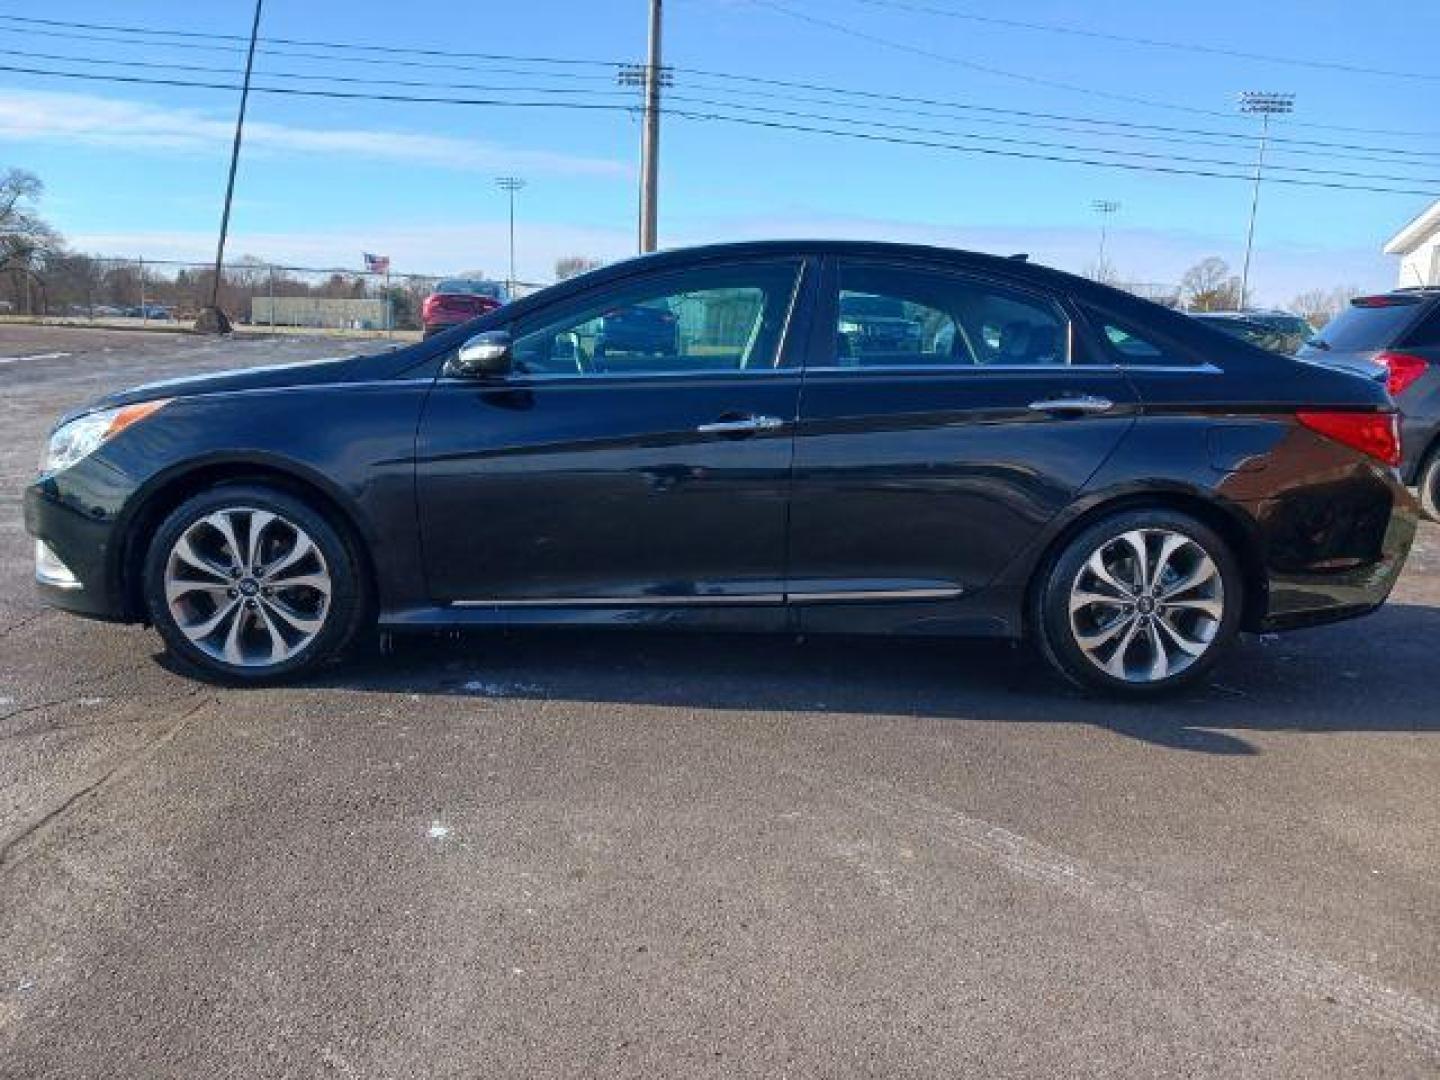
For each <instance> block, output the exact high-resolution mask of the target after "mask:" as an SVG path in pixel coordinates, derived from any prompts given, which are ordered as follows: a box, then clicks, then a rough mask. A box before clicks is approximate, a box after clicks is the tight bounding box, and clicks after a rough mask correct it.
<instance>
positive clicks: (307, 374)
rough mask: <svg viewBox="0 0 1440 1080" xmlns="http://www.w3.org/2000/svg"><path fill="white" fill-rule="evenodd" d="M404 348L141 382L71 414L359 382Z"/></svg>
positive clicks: (396, 366) (377, 373) (394, 364)
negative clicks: (171, 400) (164, 400)
mask: <svg viewBox="0 0 1440 1080" xmlns="http://www.w3.org/2000/svg"><path fill="white" fill-rule="evenodd" d="M406 352H408V350H403V349H396V350H391V351H388V352H382V353H375V354H371V355H365V356H342V357H335V358H333V359H326V360H306V361H301V362H299V363H288V364H268V365H265V366H263V367H249V368H237V369H234V370H232V371H217V372H212V373H208V374H204V375H187V376H183V377H180V378H175V379H162V380H160V381H158V382H149V383H144V384H142V385H140V386H132V387H130V388H129V389H126V390H120V391H117V392H116V393H113V394H109V395H107V396H105V397H103V398H101V399H99V400H98V401H95V402H92V403H91V404H90V405H88V406H86V407H85V408H83V409H77V410H75V412H74V413H72V414H71V415H79V414H80V413H83V412H90V411H91V410H94V409H108V408H114V407H115V406H119V405H134V404H136V403H138V402H141V401H153V400H155V399H156V398H182V397H198V396H200V395H202V394H230V393H237V392H240V391H245V390H275V389H284V388H286V387H292V386H316V385H319V384H324V383H346V382H361V381H365V380H367V379H383V378H389V377H390V376H392V375H393V374H395V373H396V371H397V370H401V369H403V367H404V366H405V365H404V360H405V357H404V356H403V355H402V354H404V353H406Z"/></svg>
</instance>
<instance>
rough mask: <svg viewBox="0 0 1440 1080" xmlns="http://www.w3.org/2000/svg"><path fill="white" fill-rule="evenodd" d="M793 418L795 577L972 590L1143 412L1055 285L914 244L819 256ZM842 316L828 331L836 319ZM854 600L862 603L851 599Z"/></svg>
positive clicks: (814, 614)
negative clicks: (927, 259)
mask: <svg viewBox="0 0 1440 1080" xmlns="http://www.w3.org/2000/svg"><path fill="white" fill-rule="evenodd" d="M815 318H816V328H815V332H814V334H813V335H812V336H813V340H814V341H815V342H816V345H815V346H813V347H812V350H811V353H810V355H809V357H808V365H807V369H806V372H805V382H804V387H803V391H802V395H801V406H800V422H799V425H798V427H797V429H796V441H795V470H794V480H793V491H792V504H791V533H790V583H789V595H790V599H791V601H792V602H793V603H795V604H798V605H807V604H808V605H815V607H813V608H807V609H805V611H804V622H805V624H806V625H812V626H818V625H821V623H822V622H823V621H824V620H825V619H827V618H831V619H833V618H840V619H841V620H842V621H843V620H844V619H845V618H847V615H846V613H845V612H844V611H841V612H839V613H838V614H837V613H836V612H835V611H834V609H833V606H832V607H828V608H827V607H821V606H820V605H834V604H835V602H837V601H856V602H859V601H871V602H908V601H919V600H955V599H963V598H965V597H967V596H970V595H972V594H974V593H976V592H978V591H980V590H982V589H983V588H984V587H985V585H986V584H987V583H988V582H990V581H991V580H992V579H994V578H995V576H996V575H997V574H998V573H999V572H1000V571H1001V570H1002V569H1004V567H1005V566H1006V565H1007V564H1009V562H1010V561H1011V560H1013V559H1014V558H1016V557H1017V555H1019V554H1020V553H1021V552H1023V551H1024V550H1025V548H1026V546H1027V545H1028V544H1030V543H1031V542H1032V541H1033V540H1034V539H1035V538H1036V537H1037V535H1038V534H1039V532H1040V530H1042V529H1043V528H1044V526H1045V524H1046V523H1047V522H1048V521H1050V520H1051V519H1052V518H1053V517H1054V516H1055V515H1056V514H1057V513H1058V512H1059V511H1060V510H1061V509H1062V508H1063V507H1064V506H1065V505H1066V504H1067V503H1068V502H1069V501H1070V500H1071V499H1072V498H1073V497H1074V495H1075V493H1076V492H1077V491H1078V490H1079V489H1080V488H1081V487H1082V486H1083V485H1084V483H1085V481H1086V480H1087V479H1088V478H1089V477H1090V476H1091V475H1092V474H1093V473H1094V472H1095V470H1096V469H1097V468H1098V467H1099V465H1100V464H1101V462H1103V461H1104V459H1105V457H1106V456H1107V455H1108V454H1109V453H1110V451H1111V450H1112V449H1113V448H1114V447H1115V446H1116V444H1117V443H1118V442H1119V440H1120V438H1121V437H1122V436H1123V435H1124V433H1125V431H1126V430H1127V429H1128V428H1129V427H1130V425H1131V424H1133V423H1134V419H1135V415H1136V411H1137V409H1136V398H1135V394H1134V391H1133V390H1132V388H1131V385H1130V383H1129V382H1128V380H1127V379H1126V377H1125V376H1124V374H1123V373H1122V372H1121V371H1120V370H1119V369H1118V368H1117V367H1115V366H1114V365H1113V364H1109V363H1106V364H1093V363H1086V362H1085V361H1086V360H1088V359H1089V357H1088V356H1086V355H1082V354H1081V352H1080V351H1079V349H1078V347H1077V340H1078V339H1077V336H1076V334H1075V333H1074V331H1073V325H1072V319H1071V315H1070V313H1069V310H1068V308H1067V306H1066V304H1065V303H1064V302H1062V300H1061V298H1059V297H1056V296H1052V295H1049V294H1047V293H1045V292H1044V291H1037V290H1035V289H1032V288H1029V287H1026V286H1024V285H1021V284H1016V283H1012V282H1006V281H1000V280H989V279H987V278H985V277H981V276H974V275H971V274H967V273H962V272H959V271H956V270H952V269H949V268H945V267H941V266H936V265H928V264H918V263H909V262H889V261H872V260H861V259H843V258H842V259H838V260H833V261H827V264H826V269H825V275H824V284H823V287H822V293H821V297H820V299H819V302H818V304H817V309H816V316H815ZM827 325H828V326H829V327H834V334H833V336H832V335H831V334H829V333H827V332H826V327H827ZM850 614H851V615H853V609H852V611H851V613H850Z"/></svg>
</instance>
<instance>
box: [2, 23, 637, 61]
mask: <svg viewBox="0 0 1440 1080" xmlns="http://www.w3.org/2000/svg"><path fill="white" fill-rule="evenodd" d="M0 21H3V22H13V23H23V24H27V25H31V26H45V27H51V28H58V29H79V30H103V31H106V32H108V33H116V34H133V35H148V36H154V37H174V38H181V39H184V40H191V39H195V40H206V41H233V42H245V41H248V40H249V39H248V38H244V37H240V36H239V35H236V34H207V33H201V32H200V31H197V30H159V29H154V28H149V27H140V26H120V25H117V24H115V23H90V22H65V21H62V20H60V19H36V18H31V17H26V16H21V15H0ZM261 40H262V41H265V42H268V43H270V44H272V45H300V46H302V47H305V48H316V49H353V50H357V51H360V52H379V53H388V54H394V55H402V56H443V57H454V58H462V59H470V60H513V61H523V62H525V63H531V64H559V65H574V66H590V67H608V68H613V67H616V66H618V62H617V61H613V60H586V59H577V58H568V57H557V56H519V55H516V54H514V53H485V52H460V51H457V50H454V49H420V48H413V47H409V46H401V45H369V44H364V43H360V42H340V41H309V40H305V39H302V38H282V37H269V38H262V39H261ZM237 49H238V46H237Z"/></svg>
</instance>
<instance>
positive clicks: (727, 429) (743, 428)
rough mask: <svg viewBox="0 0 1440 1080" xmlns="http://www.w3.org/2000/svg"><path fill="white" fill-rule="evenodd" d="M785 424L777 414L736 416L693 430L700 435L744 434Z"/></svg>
mask: <svg viewBox="0 0 1440 1080" xmlns="http://www.w3.org/2000/svg"><path fill="white" fill-rule="evenodd" d="M784 426H785V421H784V420H781V419H780V418H779V417H778V416H737V417H734V418H733V419H726V420H716V421H714V422H713V423H709V424H701V425H700V426H699V427H697V428H696V429H695V430H696V431H698V432H699V433H700V434H701V435H745V434H748V433H749V432H752V431H775V430H776V429H777V428H782V427H784Z"/></svg>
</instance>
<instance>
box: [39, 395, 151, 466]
mask: <svg viewBox="0 0 1440 1080" xmlns="http://www.w3.org/2000/svg"><path fill="white" fill-rule="evenodd" d="M170 400H171V399H169V398H162V399H160V400H159V401H142V402H140V403H139V404H137V405H122V406H121V407H120V408H118V409H101V410H99V411H98V412H92V413H86V414H85V415H84V416H77V417H76V418H75V419H74V420H71V421H70V422H69V423H68V424H62V425H61V426H60V427H58V428H56V429H55V432H54V434H52V435H51V436H50V444H49V445H48V446H47V447H46V448H45V458H44V460H43V461H41V462H40V471H41V472H42V473H57V472H60V471H61V470H62V469H68V468H70V466H72V465H74V464H75V463H76V462H78V461H83V460H84V459H85V458H87V457H89V456H90V455H91V454H93V453H94V452H95V451H96V449H97V448H99V446H100V444H101V443H103V442H104V441H105V440H106V439H109V438H111V437H112V436H115V435H118V434H120V432H122V431H124V430H125V429H126V428H127V427H129V426H130V425H131V424H134V423H137V422H139V421H141V420H144V419H145V418H146V417H147V416H149V415H150V414H151V413H153V412H155V411H157V410H158V409H161V408H163V407H164V406H166V405H168V404H170Z"/></svg>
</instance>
